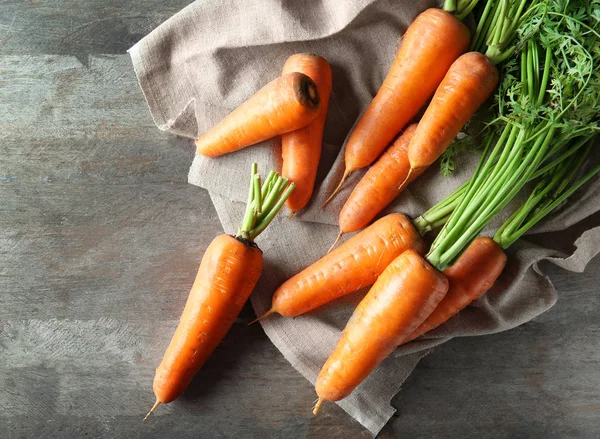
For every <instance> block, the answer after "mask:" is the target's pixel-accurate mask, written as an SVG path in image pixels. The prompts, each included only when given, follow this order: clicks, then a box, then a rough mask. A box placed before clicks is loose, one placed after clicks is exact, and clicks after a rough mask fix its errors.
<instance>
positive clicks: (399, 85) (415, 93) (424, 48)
mask: <svg viewBox="0 0 600 439" xmlns="http://www.w3.org/2000/svg"><path fill="white" fill-rule="evenodd" d="M469 39H470V35H469V30H468V29H467V27H466V26H465V25H464V24H462V23H461V22H460V20H459V19H458V18H456V17H454V16H453V15H452V14H450V13H448V12H445V11H443V10H441V9H437V8H431V9H427V10H426V11H424V12H423V13H421V14H420V15H419V16H418V17H417V18H416V19H415V20H414V21H413V22H412V24H411V25H410V26H409V27H408V29H407V30H406V33H405V34H404V36H403V37H402V40H401V42H400V48H399V50H398V53H397V54H396V58H395V59H394V61H393V63H392V65H391V67H390V70H389V71H388V74H387V76H386V78H385V80H384V81H383V83H382V84H381V87H380V89H379V91H378V92H377V95H376V96H375V98H373V101H372V102H371V103H370V104H369V106H368V107H367V109H366V111H365V113H364V114H363V115H362V117H361V118H360V120H359V121H358V123H357V125H356V127H355V128H354V130H353V132H352V134H351V135H350V137H349V138H348V141H347V142H346V151H345V153H344V159H345V171H344V176H343V177H342V180H341V181H340V183H339V185H338V187H337V188H336V190H335V191H334V193H333V194H332V195H331V196H330V197H329V199H328V200H327V202H329V201H330V200H331V199H332V198H333V197H334V196H335V194H337V192H338V191H339V190H340V189H341V187H342V185H343V184H344V181H345V180H346V178H347V177H348V175H350V173H352V172H354V171H355V170H357V169H361V168H364V167H365V166H368V165H370V164H371V163H373V162H374V161H375V159H377V157H378V156H379V154H381V152H382V151H383V150H384V149H385V147H386V146H388V145H389V143H390V142H391V141H392V140H393V139H394V137H396V135H397V134H398V133H399V132H400V130H401V129H402V128H404V126H405V125H406V124H407V123H408V122H409V121H410V120H411V119H412V118H413V117H415V116H416V115H417V113H418V112H419V110H420V109H421V107H423V105H425V103H426V102H427V100H428V99H429V98H430V97H431V96H432V95H433V93H434V92H435V90H436V88H437V86H438V85H439V84H440V82H441V81H442V79H443V78H444V75H445V74H446V72H447V71H448V69H449V68H450V66H451V65H452V63H453V62H454V61H455V60H456V59H457V58H458V57H459V56H460V55H461V54H462V53H464V52H465V51H466V50H467V48H468V47H469ZM327 202H326V203H325V204H327Z"/></svg>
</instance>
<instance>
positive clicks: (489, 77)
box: [402, 52, 498, 186]
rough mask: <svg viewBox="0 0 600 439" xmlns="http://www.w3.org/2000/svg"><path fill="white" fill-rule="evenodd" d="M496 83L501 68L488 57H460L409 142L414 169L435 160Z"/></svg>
mask: <svg viewBox="0 0 600 439" xmlns="http://www.w3.org/2000/svg"><path fill="white" fill-rule="evenodd" d="M497 85H498V69H496V67H495V66H494V64H492V62H491V61H490V60H489V58H488V57H487V56H485V55H483V54H481V53H479V52H469V53H466V54H464V55H462V56H461V57H460V58H458V59H457V60H456V61H455V62H454V63H453V64H452V66H451V67H450V69H449V70H448V73H446V76H445V77H444V80H443V81H442V83H441V84H440V86H439V87H438V89H437V91H436V92H435V95H434V96H433V99H432V100H431V103H430V104H429V106H428V107H427V110H426V111H425V114H424V115H423V117H422V118H421V120H420V122H419V126H418V127H417V131H416V132H415V135H414V137H413V138H412V140H411V141H410V144H409V145H408V159H409V161H410V167H411V169H412V170H416V169H420V168H425V167H427V166H429V165H431V164H432V163H433V162H435V161H436V160H437V159H438V157H439V156H441V155H442V154H443V153H444V151H446V149H447V148H448V146H449V145H450V143H452V141H453V140H454V138H455V137H456V135H457V134H458V133H459V131H460V130H461V129H462V127H463V126H464V125H465V123H467V121H468V120H469V119H470V118H471V116H473V114H474V113H475V111H477V109H478V108H479V106H480V105H481V104H483V103H484V102H485V101H486V100H487V98H488V97H489V96H490V95H491V94H492V92H493V91H494V89H495V88H496V86H497ZM413 172H414V171H413ZM402 186H404V184H403V185H402Z"/></svg>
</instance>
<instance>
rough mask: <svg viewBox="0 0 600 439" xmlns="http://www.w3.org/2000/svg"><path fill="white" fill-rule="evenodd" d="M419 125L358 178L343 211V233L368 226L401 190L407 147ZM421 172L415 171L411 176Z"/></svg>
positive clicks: (404, 175) (404, 174) (412, 127)
mask: <svg viewBox="0 0 600 439" xmlns="http://www.w3.org/2000/svg"><path fill="white" fill-rule="evenodd" d="M416 129H417V124H412V125H409V126H408V127H407V128H406V129H405V130H404V132H403V133H402V134H401V135H400V137H398V139H396V141H395V142H394V143H392V145H390V147H389V148H388V149H386V151H385V152H384V153H383V154H382V155H381V157H379V159H377V161H376V162H375V163H374V164H373V166H371V168H369V170H368V171H367V173H366V174H365V175H364V177H363V178H362V179H361V180H360V181H359V182H358V184H357V185H356V187H355V188H354V190H353V191H352V193H351V194H350V197H348V200H346V202H345V203H344V206H343V207H342V210H341V211H340V215H339V225H340V231H341V232H342V233H350V232H356V231H357V230H360V229H362V228H363V227H365V226H366V225H367V224H369V223H370V222H371V221H372V220H373V218H375V216H377V214H378V213H379V212H381V211H382V210H383V209H384V208H385V207H386V206H387V205H388V204H390V203H391V202H392V201H393V200H394V199H395V198H396V197H397V196H398V195H399V194H400V192H401V189H400V188H399V187H398V186H399V185H400V183H401V182H402V181H404V179H405V178H406V176H407V175H408V172H409V170H410V163H409V162H408V152H407V148H408V144H409V142H410V140H411V139H412V137H413V135H414V134H415V131H416ZM418 175H420V173H413V176H412V178H417V176H418Z"/></svg>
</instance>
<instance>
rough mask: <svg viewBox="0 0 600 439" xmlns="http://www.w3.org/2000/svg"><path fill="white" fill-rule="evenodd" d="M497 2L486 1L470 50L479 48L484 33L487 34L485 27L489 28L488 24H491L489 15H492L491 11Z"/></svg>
mask: <svg viewBox="0 0 600 439" xmlns="http://www.w3.org/2000/svg"><path fill="white" fill-rule="evenodd" d="M496 4H497V3H496V2H494V1H493V0H488V1H486V2H485V8H484V9H483V12H482V13H481V18H480V19H479V22H478V23H477V29H476V30H475V35H474V36H473V39H472V40H471V46H470V47H469V50H471V51H473V50H477V51H480V50H479V43H480V41H481V39H482V35H485V32H486V31H485V29H486V28H487V27H486V25H487V26H489V24H490V23H489V21H488V16H489V15H490V13H491V12H492V11H493V9H494V7H495V5H496Z"/></svg>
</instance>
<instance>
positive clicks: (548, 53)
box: [537, 47, 552, 106]
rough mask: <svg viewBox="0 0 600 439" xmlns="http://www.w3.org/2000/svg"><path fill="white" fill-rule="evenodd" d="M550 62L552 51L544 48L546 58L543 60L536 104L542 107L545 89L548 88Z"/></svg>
mask: <svg viewBox="0 0 600 439" xmlns="http://www.w3.org/2000/svg"><path fill="white" fill-rule="evenodd" d="M551 61H552V51H551V50H550V48H549V47H546V56H545V59H544V73H543V76H542V82H541V83H540V93H539V94H538V99H537V104H538V106H539V105H542V103H543V102H544V96H545V95H546V88H547V87H548V78H550V62H551Z"/></svg>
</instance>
